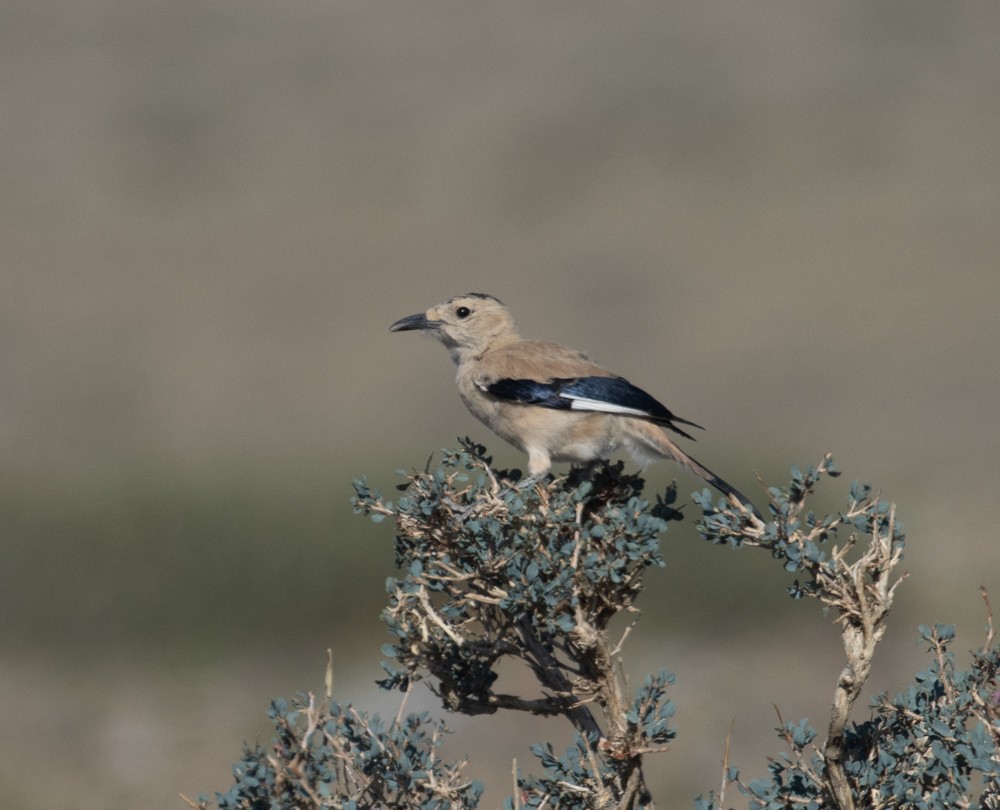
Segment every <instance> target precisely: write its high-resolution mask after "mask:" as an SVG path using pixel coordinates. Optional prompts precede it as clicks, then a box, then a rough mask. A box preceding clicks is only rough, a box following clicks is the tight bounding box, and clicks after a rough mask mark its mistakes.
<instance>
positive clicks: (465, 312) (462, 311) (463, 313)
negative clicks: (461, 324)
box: [455, 307, 472, 318]
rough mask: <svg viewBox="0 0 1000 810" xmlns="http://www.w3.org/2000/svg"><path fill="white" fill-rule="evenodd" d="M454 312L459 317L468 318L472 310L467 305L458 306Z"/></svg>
mask: <svg viewBox="0 0 1000 810" xmlns="http://www.w3.org/2000/svg"><path fill="white" fill-rule="evenodd" d="M455 314H456V315H458V317H459V318H468V317H469V316H470V315H471V314H472V310H471V309H469V308H468V307H459V308H458V309H456V310H455Z"/></svg>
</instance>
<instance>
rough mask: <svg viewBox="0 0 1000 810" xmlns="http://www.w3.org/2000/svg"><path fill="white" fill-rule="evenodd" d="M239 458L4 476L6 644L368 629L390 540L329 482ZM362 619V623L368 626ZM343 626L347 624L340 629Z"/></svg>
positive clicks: (173, 647)
mask: <svg viewBox="0 0 1000 810" xmlns="http://www.w3.org/2000/svg"><path fill="white" fill-rule="evenodd" d="M312 472H313V473H314V474H313V475H311V476H310V475H308V474H306V473H303V472H301V471H300V472H298V473H296V474H292V475H290V474H288V471H287V470H279V469H272V470H270V471H261V470H257V471H255V472H254V473H252V474H251V473H248V472H247V471H246V470H245V469H241V468H240V467H239V466H238V465H234V466H233V467H232V468H230V469H228V470H220V469H216V470H213V471H212V472H211V474H208V475H205V474H202V475H192V474H191V473H186V474H185V472H183V471H180V470H177V469H173V470H171V469H167V468H165V467H153V466H150V465H149V464H148V459H146V460H144V461H143V465H142V466H137V468H135V469H132V470H129V473H128V475H127V476H125V475H123V474H118V475H116V474H115V472H109V471H107V470H103V471H102V474H98V475H95V477H94V478H92V479H88V480H85V481H75V482H72V483H69V482H66V483H62V484H61V485H58V486H55V487H53V486H51V485H46V483H45V482H43V481H38V480H32V478H31V477H19V476H14V475H11V474H8V475H7V476H5V478H4V480H3V481H2V483H0V498H2V503H0V514H3V516H4V519H3V527H2V530H3V534H4V537H5V564H4V565H3V566H2V568H0V593H2V597H0V598H2V600H3V603H4V609H3V615H4V631H3V634H2V644H3V646H4V647H5V648H7V650H8V651H10V649H11V648H13V649H15V650H16V649H17V648H19V647H20V648H31V649H34V650H36V651H38V650H44V649H46V648H47V649H50V650H52V651H55V650H59V651H60V654H64V653H66V652H71V651H73V650H75V649H77V648H81V647H85V648H87V649H91V650H94V649H104V650H106V651H108V652H113V651H115V650H116V649H117V650H124V649H135V650H137V651H141V653H142V655H143V657H145V658H147V659H148V660H152V661H158V662H159V663H161V664H167V663H169V662H170V661H177V660H178V655H180V656H182V658H181V660H183V657H185V656H186V657H192V656H193V657H196V658H204V657H206V656H208V657H210V658H215V659H220V658H224V657H225V656H226V655H227V654H229V652H231V651H235V650H238V649H241V648H244V647H245V646H247V645H248V644H250V643H251V642H253V643H255V644H263V645H280V646H295V645H297V644H299V643H300V642H301V641H302V640H303V639H305V638H315V637H316V636H317V635H320V634H321V633H322V632H329V631H330V629H331V625H335V626H337V627H338V630H337V632H338V633H339V634H340V635H341V640H343V636H344V635H347V636H348V637H350V636H352V635H356V634H362V633H369V634H370V633H371V631H372V628H374V627H376V626H377V614H378V610H379V603H380V600H381V595H382V587H381V586H382V582H383V581H384V578H385V575H386V572H387V571H388V569H389V568H390V567H391V561H392V552H391V538H386V537H385V535H384V533H379V532H377V531H374V530H373V528H372V527H370V526H367V525H366V524H365V522H364V521H359V520H352V515H351V512H350V507H349V504H348V498H349V495H350V490H349V486H348V483H347V482H348V481H349V479H346V478H344V477H343V476H342V475H340V474H337V473H332V472H331V473H326V472H315V471H312ZM365 617H367V618H365ZM345 618H347V619H349V620H347V621H345Z"/></svg>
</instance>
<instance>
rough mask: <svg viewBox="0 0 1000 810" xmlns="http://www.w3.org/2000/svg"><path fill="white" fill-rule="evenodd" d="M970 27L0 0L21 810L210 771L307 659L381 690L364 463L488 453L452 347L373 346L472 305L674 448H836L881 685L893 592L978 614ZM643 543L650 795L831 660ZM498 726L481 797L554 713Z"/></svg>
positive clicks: (989, 353)
mask: <svg viewBox="0 0 1000 810" xmlns="http://www.w3.org/2000/svg"><path fill="white" fill-rule="evenodd" d="M998 35H1000V11H998V10H997V9H996V8H995V7H994V6H991V5H988V4H971V3H970V4H965V3H956V4H948V5H947V6H945V5H937V4H929V3H896V2H890V3H879V4H877V5H862V4H853V5H841V4H819V3H812V4H798V5H795V6H790V5H788V4H777V3H756V4H753V5H732V4H719V3H701V2H697V3H696V2H688V3H675V4H662V3H655V2H645V1H644V0H643V1H642V2H636V3H629V4H627V5H624V6H623V5H620V4H605V3H596V2H582V3H574V4H573V5H572V6H569V5H565V6H561V5H552V4H549V5H539V4H525V3H515V4H499V5H493V6H482V5H468V4H459V3H451V2H428V3H421V4H397V3H384V2H355V1H354V0H345V1H344V2H317V0H302V1H301V2H294V3H289V2H273V1H272V2H268V1H266V0H240V2H235V1H234V0H218V1H217V2H212V3H204V2H193V1H192V0H172V1H171V2H164V0H133V1H132V2H128V3H125V2H115V1H114V0H83V2H75V3H73V2H66V0H31V1H30V2H29V1H28V0H7V2H5V3H4V4H3V7H2V8H0V71H2V76H3V81H2V82H0V111H2V114H0V143H2V145H3V149H2V151H0V281H2V289H3V294H2V295H0V380H2V382H0V521H2V524H0V529H2V532H3V538H4V539H3V544H4V549H5V553H4V561H3V564H2V566H0V616H2V618H3V621H2V625H3V630H2V632H0V695H3V698H2V703H0V708H2V711H3V713H4V716H5V717H6V718H7V720H6V722H5V723H4V731H3V736H2V738H0V744H2V750H3V753H4V756H3V757H2V764H0V785H2V786H3V792H4V795H5V796H7V797H8V798H9V799H11V802H12V803H11V806H15V805H16V806H18V807H22V808H27V809H28V810H34V808H49V807H55V806H73V807H78V808H83V810H86V809H87V808H95V810H96V808H100V809H101V810H115V808H134V807H144V808H145V807H164V808H167V807H178V806H181V805H180V803H179V801H178V800H177V799H176V794H177V793H178V792H185V793H187V794H189V795H193V794H195V793H197V792H199V791H201V790H206V791H209V790H212V789H215V788H218V789H222V788H224V787H225V786H226V784H227V781H228V765H229V763H231V762H232V761H234V760H236V759H237V758H238V756H239V746H240V743H241V742H242V740H243V739H253V738H254V737H255V736H256V735H261V736H262V737H264V738H265V739H266V735H267V727H266V724H265V723H264V721H263V711H264V709H265V707H266V703H267V700H268V699H269V698H270V697H272V696H276V695H278V694H286V695H288V694H291V693H294V692H295V691H298V690H300V689H306V688H318V687H319V685H320V683H321V679H322V667H323V663H324V660H325V649H326V647H328V646H333V647H334V649H335V657H336V660H337V662H338V663H337V691H338V696H339V698H340V699H341V700H343V701H351V702H355V703H358V704H362V705H366V706H374V707H376V708H379V707H381V708H383V709H384V710H385V711H390V712H394V711H395V704H394V702H393V699H392V698H391V697H389V698H387V697H386V696H381V695H378V694H376V692H375V691H374V689H373V687H372V685H371V682H372V680H373V679H374V678H376V677H378V676H379V674H380V671H379V669H378V667H377V660H378V647H379V644H380V643H381V641H382V640H383V638H382V635H381V632H382V631H381V628H380V625H379V622H378V611H379V609H380V606H381V604H382V599H383V596H384V592H383V582H384V579H385V577H386V576H388V575H390V574H391V573H392V548H391V529H390V528H387V527H385V526H384V525H383V526H381V527H373V526H369V525H367V524H366V523H365V522H364V521H362V520H360V519H358V518H355V517H353V516H352V515H351V513H350V507H349V505H348V497H349V495H350V480H351V479H352V478H353V477H356V476H358V475H361V474H367V475H368V476H369V477H370V478H371V479H372V480H373V481H374V482H375V483H376V484H378V485H380V486H383V487H388V486H391V484H393V483H394V482H395V479H394V477H393V474H392V471H393V470H394V469H395V468H399V467H419V466H422V465H423V464H424V463H425V460H426V459H427V457H428V455H429V454H431V453H432V452H435V450H436V449H437V448H439V447H441V446H443V445H448V444H451V443H453V440H454V437H455V436H456V435H464V434H466V433H469V434H471V435H473V436H475V437H476V438H477V439H479V440H480V441H484V442H487V443H488V444H489V446H490V448H491V449H492V450H494V452H495V454H496V456H497V459H498V462H500V463H503V464H514V465H516V464H518V463H520V458H519V456H518V454H517V453H516V452H514V451H513V450H510V449H508V448H504V447H502V446H501V445H500V443H499V440H495V439H493V438H492V437H489V436H488V435H487V434H486V432H485V429H483V428H481V427H480V426H478V425H477V424H476V423H474V422H473V420H472V419H471V417H469V416H468V415H467V414H466V413H465V411H464V409H463V407H462V406H461V404H460V402H459V401H458V398H457V396H456V395H455V394H454V392H453V390H452V388H451V386H452V370H451V368H450V365H449V362H448V360H447V357H446V355H445V353H444V352H443V351H442V350H441V349H440V347H439V346H436V345H434V344H433V343H431V342H430V341H426V340H420V339H418V338H416V337H415V336H413V335H390V334H389V333H388V332H387V331H386V327H387V326H388V324H389V323H391V322H392V321H393V320H395V319H396V318H398V317H400V316H403V315H407V314H410V313H412V312H416V311H418V310H421V309H423V308H425V307H426V306H428V305H430V304H432V303H435V302H436V301H438V300H440V299H443V298H446V297H449V296H450V295H452V294H455V293H458V292H465V291H469V290H476V291H484V292H490V293H493V294H495V295H497V296H498V297H500V298H502V299H503V300H504V301H506V302H507V303H508V304H510V306H511V307H512V308H513V310H514V312H515V314H516V315H517V316H518V319H519V322H520V324H521V326H522V329H523V331H524V332H525V334H529V335H531V336H538V337H545V338H549V339H553V340H558V341H561V342H565V343H568V344H570V345H573V346H576V347H578V348H580V349H583V350H586V351H588V352H589V353H591V354H592V355H593V356H595V357H596V358H597V359H598V360H599V361H601V362H602V363H605V364H606V365H609V366H611V367H613V368H614V369H615V370H617V371H619V372H620V373H622V374H624V375H625V376H627V377H629V378H630V379H632V380H634V381H635V382H637V383H638V384H640V385H642V386H643V387H644V388H646V389H648V390H649V391H650V392H652V393H654V394H655V395H657V396H658V397H659V398H661V399H662V400H663V401H664V402H665V403H666V404H667V405H668V406H669V407H670V408H671V409H673V410H675V411H676V412H677V413H679V414H681V415H683V416H686V417H689V418H692V419H694V420H696V421H698V422H699V423H701V424H704V425H706V426H707V427H708V431H707V432H706V433H705V434H704V436H703V437H700V441H699V443H698V445H697V447H695V448H693V452H695V455H696V456H697V457H698V458H699V459H700V460H702V461H704V462H705V463H706V464H708V465H709V466H710V467H712V468H713V469H717V470H718V471H719V472H720V473H723V474H724V475H725V476H726V477H727V478H729V479H731V480H732V481H733V482H734V483H735V484H737V485H738V486H740V487H741V488H742V489H744V490H746V491H750V492H753V491H755V489H754V488H755V486H756V484H755V483H754V478H753V473H752V471H753V470H756V471H757V472H758V473H759V474H760V475H761V476H762V477H764V478H765V479H766V480H769V481H783V480H784V477H785V475H786V474H787V469H788V466H789V464H791V463H792V462H799V463H802V464H806V463H809V462H811V461H815V460H818V458H819V457H820V456H821V455H822V453H824V452H826V451H832V452H833V453H834V454H835V456H836V457H837V459H838V461H839V462H840V465H841V467H842V468H844V470H845V472H846V473H847V475H848V477H854V476H857V477H860V478H863V479H865V480H868V481H872V482H873V483H875V484H877V485H879V486H880V487H882V488H883V491H884V494H885V496H886V497H888V498H891V499H893V500H894V501H896V502H897V503H898V505H899V512H900V515H901V516H902V518H903V520H904V521H905V523H906V525H907V528H908V532H909V537H910V544H911V545H910V549H909V551H908V556H907V564H908V567H909V569H910V571H911V578H910V581H909V582H907V583H906V584H905V585H904V587H903V589H902V591H901V596H900V600H899V605H898V610H897V613H896V614H895V616H894V624H893V627H892V631H891V633H890V636H889V638H888V639H887V642H886V645H885V646H886V650H885V652H884V654H883V657H882V658H881V659H880V661H879V664H878V669H877V671H876V672H875V673H874V675H873V686H874V687H876V688H884V689H888V690H889V691H892V690H894V689H899V688H902V687H903V686H904V684H905V682H906V680H907V678H909V677H910V675H911V674H912V672H913V671H914V670H915V669H916V668H917V667H918V666H919V664H920V660H919V654H920V650H919V648H917V647H916V646H915V645H914V643H913V640H912V639H913V637H914V630H913V627H914V625H915V624H916V623H917V622H930V621H933V620H935V619H938V620H950V621H955V622H957V623H958V624H959V632H960V636H961V638H962V639H963V641H964V642H965V646H967V647H972V646H975V645H976V644H978V643H979V640H980V639H979V633H980V627H981V607H980V604H979V597H978V594H977V590H976V586H978V585H979V584H980V583H981V582H982V583H984V584H987V585H992V586H993V589H994V593H995V594H1000V566H998V565H997V561H998V555H997V551H996V549H997V529H996V526H995V521H994V519H993V518H992V517H991V515H992V508H991V506H992V505H991V501H990V499H991V498H992V497H993V493H994V492H996V491H997V489H998V488H1000V471H998V470H1000V468H998V467H997V465H996V463H995V459H996V458H997V456H998V453H1000V440H998V431H997V428H996V423H995V418H996V417H995V411H996V409H997V403H998V399H1000V364H998V362H997V357H998V354H1000V327H998V317H997V314H998V306H1000V272H998V266H997V257H998V256H1000V228H998V227H997V223H998V221H1000V161H998V158H1000V154H998V153H1000V141H998V139H997V132H998V131H1000V94H998V92H997V78H996V77H997V75H998V70H1000V53H998V51H997V48H996V41H997V37H998ZM675 475H678V477H679V474H678V472H677V471H676V470H674V469H670V468H668V467H667V466H666V465H661V466H659V467H656V468H653V469H651V470H650V471H649V480H650V482H651V486H653V487H662V486H663V485H664V484H665V483H666V482H667V481H669V480H671V479H672V478H673V477H674V476H675ZM681 482H682V492H687V491H689V490H690V489H692V488H693V487H694V486H695V483H694V482H692V481H689V480H686V479H684V478H681ZM845 489H846V485H845ZM841 495H842V493H840V492H831V498H830V501H829V503H830V505H831V508H835V507H836V506H837V505H839V503H840V497H841ZM691 511H692V512H693V511H694V510H693V509H692V510H691ZM667 557H668V568H667V569H666V571H664V572H662V573H657V574H656V575H655V576H654V577H652V579H651V582H652V583H653V584H652V590H651V592H650V593H648V594H646V595H645V596H644V597H643V600H644V601H643V607H644V614H645V615H644V619H643V623H644V627H643V630H642V632H641V633H640V634H639V635H638V636H637V638H636V641H635V643H634V644H635V646H634V649H633V653H632V656H631V658H630V661H631V663H632V665H633V666H634V668H635V671H636V672H637V673H641V672H643V671H645V670H647V669H659V668H662V667H666V668H669V669H672V670H674V671H676V672H677V674H678V686H677V703H678V707H679V713H678V723H679V727H680V738H679V740H678V742H677V744H676V745H675V746H674V750H672V751H671V752H670V753H669V754H668V755H666V756H665V757H664V758H663V760H662V767H661V765H660V764H658V766H657V768H656V770H657V773H658V776H659V779H660V783H659V785H658V788H659V790H658V792H657V795H658V798H659V799H660V801H661V803H662V804H664V805H665V806H671V807H672V806H678V807H682V806H690V804H689V802H690V798H691V797H692V796H693V795H694V794H695V793H698V792H703V791H707V790H709V789H711V788H713V787H715V786H716V784H717V778H718V764H717V763H718V760H719V758H720V757H721V751H722V739H723V738H724V736H725V732H726V729H727V728H728V724H729V721H730V719H731V718H732V717H733V716H734V715H735V716H737V731H736V737H735V738H734V747H733V752H732V758H733V760H734V761H735V762H737V763H738V764H739V765H740V766H741V768H742V769H743V771H744V773H747V774H750V773H753V774H756V773H758V772H763V770H764V761H763V755H764V753H766V752H770V751H773V750H775V749H776V748H777V747H778V745H777V742H775V741H772V740H770V739H768V736H767V735H768V733H769V729H770V728H771V726H772V725H773V724H774V719H773V717H772V716H771V708H770V706H771V704H772V703H778V704H779V705H780V706H781V708H782V711H783V713H784V714H785V716H786V717H798V716H802V715H807V714H808V715H811V716H812V717H813V718H814V719H815V720H817V722H819V723H820V725H821V724H822V712H823V711H824V710H825V703H826V698H827V695H828V694H831V693H832V688H833V683H834V679H835V677H836V673H837V672H838V671H839V667H840V661H839V657H838V653H837V639H836V637H835V634H833V633H832V632H830V631H829V628H827V627H826V626H825V620H824V619H823V618H822V617H817V616H816V615H815V610H814V609H812V608H813V606H809V605H806V606H803V605H801V604H798V603H791V602H789V601H788V600H787V599H785V598H784V597H783V595H782V593H783V591H782V587H783V581H782V580H781V579H780V578H777V579H776V578H774V576H772V575H771V574H770V573H768V572H767V571H766V569H767V566H766V565H764V563H765V562H766V561H757V560H753V559H750V558H748V557H747V556H746V555H745V554H733V553H731V552H728V551H726V550H722V549H713V548H702V547H700V545H699V544H698V541H697V539H696V537H695V535H694V534H693V533H692V532H691V530H690V529H689V528H674V529H672V530H671V532H670V534H669V536H668V545H667ZM777 616H781V617H786V616H787V617H788V618H787V619H786V620H783V622H784V623H783V625H782V626H783V632H782V634H781V635H780V637H779V636H778V634H777V633H776V632H775V630H774V624H770V623H769V621H770V620H772V619H774V617H777ZM802 644H807V645H809V649H810V654H809V655H808V656H803V655H802V654H801V652H800V651H799V650H800V645H802ZM769 657H770V658H771V660H769ZM774 660H776V661H778V662H779V663H778V665H777V667H774V666H772V661H774ZM413 700H414V703H415V705H425V706H427V707H429V708H434V702H433V700H432V699H430V698H428V697H426V696H424V697H421V696H415V697H414V699H413ZM484 722H485V721H483V720H481V719H479V720H476V721H456V722H455V723H453V726H454V727H455V728H456V729H457V730H458V731H459V732H460V733H459V734H456V735H454V737H453V738H452V739H451V740H449V745H450V746H452V747H453V748H454V750H455V751H457V752H458V753H469V754H470V756H472V758H473V765H472V770H473V771H474V772H475V773H478V774H481V775H484V776H485V777H486V778H487V780H488V781H490V782H491V783H492V785H491V793H490V794H489V795H490V797H491V799H490V800H491V801H494V802H499V799H500V797H502V796H503V795H505V791H506V790H507V779H508V774H509V767H510V766H509V760H510V758H512V757H517V758H518V761H519V762H520V763H521V764H522V766H524V765H525V763H527V762H528V760H529V755H528V753H527V749H526V744H527V743H528V742H531V741H534V740H537V739H541V738H543V737H545V736H546V734H547V733H548V732H547V731H546V729H545V726H544V724H541V723H532V724H526V725H525V726H524V727H523V728H520V727H519V728H518V729H516V730H513V731H511V732H509V735H508V736H504V735H496V734H494V733H493V732H492V731H491V732H490V734H489V735H488V736H487V735H486V733H485V729H486V728H487V727H486V726H485V725H484ZM462 732H464V736H463V734H462ZM505 734H507V733H506V732H505ZM483 738H486V739H488V740H489V745H484V744H483V743H482V742H481V741H480V740H482V739H483ZM500 760H502V761H500Z"/></svg>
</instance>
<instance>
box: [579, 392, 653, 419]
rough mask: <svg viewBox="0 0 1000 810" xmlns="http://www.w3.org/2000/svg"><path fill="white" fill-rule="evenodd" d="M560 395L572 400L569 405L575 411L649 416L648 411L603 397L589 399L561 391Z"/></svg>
mask: <svg viewBox="0 0 1000 810" xmlns="http://www.w3.org/2000/svg"><path fill="white" fill-rule="evenodd" d="M559 396H561V397H562V398H563V399H568V400H570V405H569V407H570V409H571V410H574V411H601V412H602V413H618V414H622V415H623V416H649V414H648V413H646V411H640V410H639V409H638V408H627V407H625V406H624V405H616V404H615V403H613V402H605V401H604V400H603V399H588V398H587V397H578V396H574V395H573V394H566V393H560V394H559Z"/></svg>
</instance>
